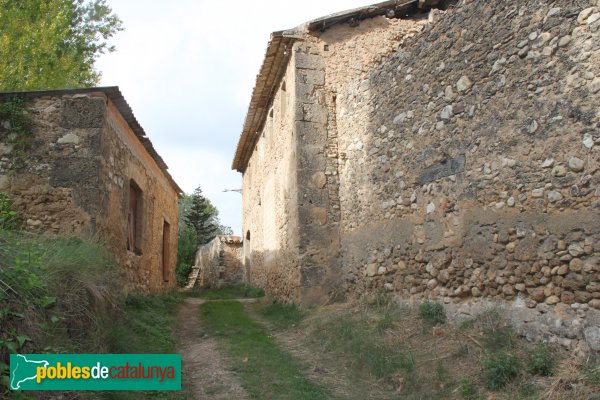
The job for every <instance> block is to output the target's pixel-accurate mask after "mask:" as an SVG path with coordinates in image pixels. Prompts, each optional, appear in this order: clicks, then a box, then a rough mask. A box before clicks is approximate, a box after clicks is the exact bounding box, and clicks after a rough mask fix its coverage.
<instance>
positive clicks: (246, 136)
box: [231, 0, 445, 173]
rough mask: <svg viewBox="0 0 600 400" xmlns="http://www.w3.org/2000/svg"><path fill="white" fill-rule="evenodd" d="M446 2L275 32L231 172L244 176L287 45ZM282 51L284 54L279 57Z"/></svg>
mask: <svg viewBox="0 0 600 400" xmlns="http://www.w3.org/2000/svg"><path fill="white" fill-rule="evenodd" d="M444 1H445V0H387V1H384V2H381V3H376V4H372V5H368V6H364V7H359V8H354V9H350V10H346V11H341V12H338V13H334V14H330V15H327V16H324V17H321V18H317V19H314V20H311V21H309V22H307V23H305V24H303V25H299V26H298V27H296V28H293V29H290V30H284V31H276V32H273V33H272V34H271V39H270V40H269V43H268V45H267V51H266V54H265V58H264V60H263V64H262V66H261V68H260V71H259V73H258V75H257V76H256V84H255V86H254V89H253V91H252V97H251V100H250V105H249V106H248V112H247V113H246V119H245V120H244V126H243V128H242V133H241V135H240V139H239V141H238V145H237V148H236V151H235V156H234V158H233V162H232V165H231V169H234V170H237V171H238V172H242V173H243V172H244V171H245V169H246V167H247V164H248V161H249V159H250V156H251V154H252V148H253V147H254V145H255V143H256V141H257V140H258V136H259V134H260V131H261V130H262V129H263V127H264V124H265V121H266V116H267V113H268V109H269V106H270V104H271V102H272V100H273V95H274V94H275V90H276V88H277V86H278V85H279V83H280V81H281V78H282V77H283V73H284V72H285V66H287V64H288V62H289V59H290V56H291V54H289V51H288V52H287V53H286V50H287V49H288V47H287V45H288V44H290V43H293V42H294V41H296V40H302V39H303V38H304V37H305V35H306V34H308V33H310V32H314V31H316V30H320V31H325V30H327V29H328V28H331V27H332V26H334V25H337V24H340V23H344V22H352V21H360V20H363V19H367V18H373V17H376V16H379V15H388V16H391V17H394V18H400V17H405V16H409V15H411V14H412V13H413V12H415V11H417V10H418V9H423V8H424V9H427V8H430V7H433V6H436V5H438V4H440V3H444ZM282 50H283V54H281V52H282Z"/></svg>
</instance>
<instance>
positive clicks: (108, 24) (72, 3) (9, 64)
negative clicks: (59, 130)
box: [0, 0, 122, 91]
mask: <svg viewBox="0 0 600 400" xmlns="http://www.w3.org/2000/svg"><path fill="white" fill-rule="evenodd" d="M120 30H122V27H121V20H120V19H119V18H118V17H117V16H116V15H115V14H113V13H112V10H111V9H110V7H109V6H107V5H106V0H19V1H15V0H0V90H1V91H16V90H32V89H59V88H69V87H89V86H94V85H96V84H97V83H98V82H99V79H100V73H99V72H97V71H96V70H95V69H94V62H95V60H96V59H97V58H98V56H99V55H100V54H103V53H106V52H112V51H114V47H113V46H110V45H109V44H108V43H107V41H108V39H109V38H111V37H112V36H113V35H114V34H115V33H117V32H118V31H120Z"/></svg>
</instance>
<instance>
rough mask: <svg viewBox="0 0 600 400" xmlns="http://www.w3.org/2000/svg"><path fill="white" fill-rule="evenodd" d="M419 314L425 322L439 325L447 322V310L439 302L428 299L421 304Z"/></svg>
mask: <svg viewBox="0 0 600 400" xmlns="http://www.w3.org/2000/svg"><path fill="white" fill-rule="evenodd" d="M419 314H421V317H422V318H423V319H424V320H425V322H427V323H429V324H432V325H438V324H443V323H445V322H446V311H445V310H444V307H443V306H442V305H441V304H439V303H434V302H429V301H426V302H425V303H422V304H421V305H420V306H419Z"/></svg>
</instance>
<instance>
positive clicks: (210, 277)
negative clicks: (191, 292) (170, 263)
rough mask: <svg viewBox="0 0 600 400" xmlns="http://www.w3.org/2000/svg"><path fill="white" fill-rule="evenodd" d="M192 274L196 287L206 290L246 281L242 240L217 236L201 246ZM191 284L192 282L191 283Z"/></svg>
mask: <svg viewBox="0 0 600 400" xmlns="http://www.w3.org/2000/svg"><path fill="white" fill-rule="evenodd" d="M193 268H194V269H197V271H193V272H192V274H193V275H195V278H194V283H193V284H190V285H188V288H191V287H193V286H194V284H195V285H198V286H200V287H205V288H221V287H223V286H228V285H236V284H240V283H242V282H243V281H244V269H243V265H242V239H241V238H240V237H238V236H217V237H216V238H214V239H213V240H212V241H211V242H210V243H207V244H205V245H204V246H201V247H200V248H199V249H198V252H197V253H196V259H195V263H194V267H193ZM190 283H191V282H190Z"/></svg>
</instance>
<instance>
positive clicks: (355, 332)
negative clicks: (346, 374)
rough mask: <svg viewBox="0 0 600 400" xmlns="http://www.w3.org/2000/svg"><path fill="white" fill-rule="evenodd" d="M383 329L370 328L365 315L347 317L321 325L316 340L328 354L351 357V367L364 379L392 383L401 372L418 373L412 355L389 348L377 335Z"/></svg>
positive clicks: (314, 333) (341, 316)
mask: <svg viewBox="0 0 600 400" xmlns="http://www.w3.org/2000/svg"><path fill="white" fill-rule="evenodd" d="M384 320H386V319H385V317H384ZM389 320H391V317H390V318H389ZM379 321H381V319H380V320H379ZM385 325H388V322H387V321H386V322H385V323H383V326H385ZM381 327H382V325H381V322H380V323H379V324H376V325H375V327H373V326H371V324H370V323H369V321H368V317H367V315H366V314H364V313H362V312H359V313H356V314H350V313H347V314H344V315H340V316H338V317H336V318H334V319H332V320H330V321H326V322H324V323H322V324H321V325H319V326H318V327H317V329H316V330H315V331H314V332H313V338H314V340H316V341H317V342H318V343H319V345H321V346H322V347H324V349H326V350H328V351H335V352H339V353H343V354H346V355H348V356H349V357H350V363H351V365H350V367H351V368H352V369H354V370H356V371H358V372H360V373H362V374H363V375H367V376H373V377H375V378H376V379H382V378H385V379H388V380H393V377H394V375H395V374H397V373H398V372H401V371H402V372H404V373H407V374H410V373H412V372H413V370H414V369H415V358H414V356H413V354H412V353H410V352H407V353H404V352H401V351H398V349H392V348H390V347H388V346H387V345H386V344H385V342H384V341H383V340H382V339H381V338H380V335H379V334H378V331H379V332H381V331H382V329H381Z"/></svg>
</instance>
